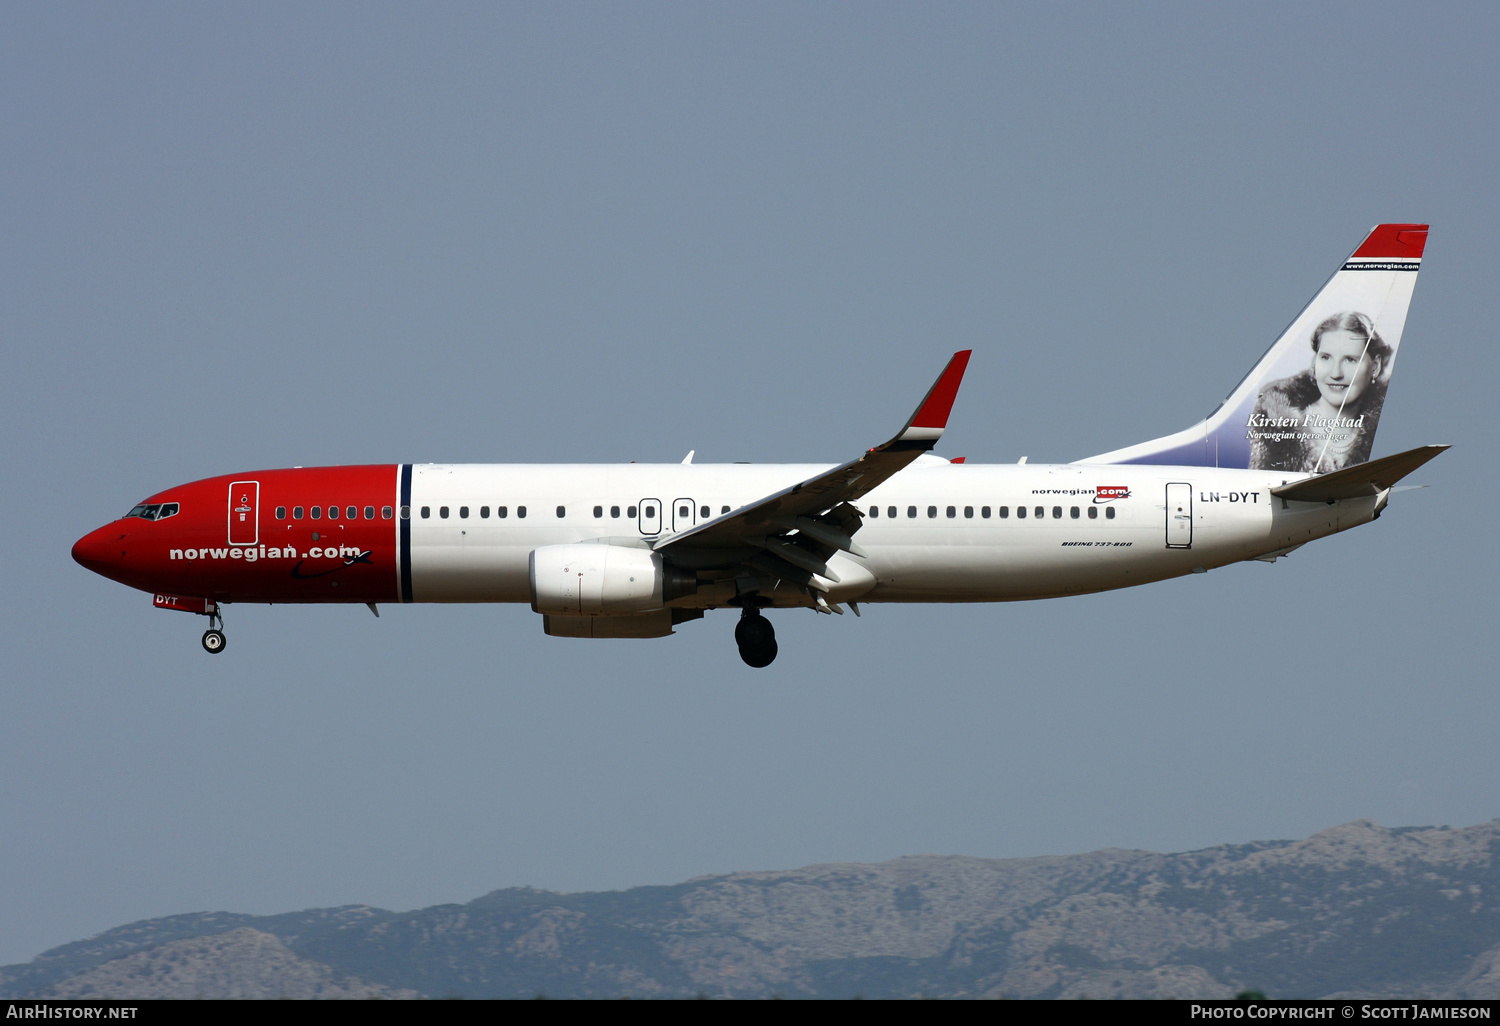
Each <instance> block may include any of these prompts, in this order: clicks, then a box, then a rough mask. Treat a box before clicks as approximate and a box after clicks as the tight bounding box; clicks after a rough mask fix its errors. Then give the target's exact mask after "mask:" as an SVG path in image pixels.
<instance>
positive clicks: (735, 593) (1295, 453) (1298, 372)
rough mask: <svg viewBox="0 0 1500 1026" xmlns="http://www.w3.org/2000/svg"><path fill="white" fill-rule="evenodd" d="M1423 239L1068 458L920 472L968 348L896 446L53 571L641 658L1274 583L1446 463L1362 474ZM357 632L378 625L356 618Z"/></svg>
mask: <svg viewBox="0 0 1500 1026" xmlns="http://www.w3.org/2000/svg"><path fill="white" fill-rule="evenodd" d="M1426 240H1427V226H1426V225H1420V224H1383V225H1379V226H1377V227H1376V228H1375V229H1374V230H1373V231H1372V232H1371V233H1370V234H1369V236H1368V237H1367V238H1365V240H1364V241H1363V242H1362V243H1361V244H1360V246H1359V247H1358V248H1357V249H1356V250H1355V251H1354V253H1353V254H1352V255H1351V256H1350V257H1348V259H1346V260H1345V261H1344V263H1343V264H1342V265H1341V266H1340V268H1339V269H1338V271H1336V272H1335V273H1334V275H1333V277H1332V278H1330V279H1329V280H1328V283H1327V284H1326V285H1324V287H1323V288H1322V290H1321V291H1319V293H1318V294H1317V295H1316V296H1315V297H1314V298H1313V300H1312V302H1311V303H1309V304H1308V305H1307V307H1306V309H1304V310H1303V311H1302V313H1301V314H1300V315H1299V316H1298V317H1297V319H1296V320H1294V321H1293V322H1292V324H1291V326H1290V327H1289V328H1287V330H1286V332H1285V333H1284V334H1283V335H1282V336H1281V338H1280V339H1278V340H1277V341H1276V343H1275V344H1274V345H1272V346H1271V348H1270V349H1269V350H1268V351H1267V352H1266V353H1265V355H1264V356H1263V357H1262V358H1261V360H1260V362H1259V363H1257V364H1256V365H1255V367H1254V368H1253V369H1252V370H1251V372H1250V373H1249V374H1248V375H1247V376H1246V377H1245V378H1244V380H1243V381H1242V382H1241V383H1240V384H1239V386H1238V387H1236V388H1235V390H1234V391H1233V392H1231V393H1230V395H1229V397H1228V398H1227V399H1226V400H1225V401H1224V402H1223V403H1222V404H1220V406H1219V407H1218V408H1217V409H1216V410H1215V411H1214V412H1213V413H1212V414H1210V415H1209V416H1208V417H1207V418H1206V419H1204V420H1203V421H1201V422H1199V423H1198V424H1195V425H1194V426H1192V427H1190V428H1188V429H1186V430H1184V431H1180V432H1178V433H1176V434H1174V435H1168V436H1166V437H1164V438H1158V439H1155V440H1152V441H1149V442H1142V443H1140V444H1137V445H1132V446H1129V447H1127V448H1123V449H1117V450H1115V451H1113V452H1108V453H1104V454H1102V455H1099V456H1093V457H1090V458H1088V459H1084V460H1079V461H1077V462H1074V463H1063V464H1053V465H1042V464H1031V465H1028V464H1026V463H1025V462H1024V461H1023V462H1022V463H1020V464H1003V465H977V464H972V463H964V462H962V461H960V460H953V461H949V460H945V459H941V458H939V457H938V456H936V455H934V454H933V453H932V452H931V450H932V449H933V447H934V446H935V445H936V444H937V442H938V440H939V439H940V438H941V437H942V435H943V428H944V427H945V426H946V424H947V422H948V414H949V411H950V410H951V409H952V407H953V402H954V399H955V397H956V396H957V394H958V386H959V382H960V381H961V380H962V378H963V374H964V369H965V367H966V366H967V365H968V361H969V353H968V352H967V351H965V352H961V353H957V354H955V355H954V356H953V358H952V359H951V360H950V361H949V362H948V365H947V367H946V368H945V369H944V370H943V372H942V374H941V375H939V377H938V379H937V382H936V383H935V384H934V385H933V386H932V388H931V389H930V390H929V391H928V393H927V395H926V397H925V398H924V399H923V400H922V402H921V403H920V404H919V405H918V406H917V411H916V412H915V413H914V414H912V416H911V419H910V420H908V421H907V422H906V424H905V426H903V427H902V428H901V430H900V431H898V432H896V434H895V435H894V436H893V437H892V438H891V439H890V440H889V441H887V442H884V443H882V444H880V445H877V446H875V447H874V448H872V449H870V450H869V451H867V452H865V453H863V454H862V455H860V456H858V457H857V458H855V459H852V460H850V461H849V462H847V463H843V464H840V465H838V466H833V467H829V466H817V465H799V464H778V465H750V464H728V465H722V464H721V465H709V464H694V463H693V462H692V454H691V453H690V454H689V455H688V459H686V460H684V461H683V462H682V463H681V464H665V465H650V464H636V463H631V464H625V465H591V464H582V465H553V466H545V465H535V464H441V463H429V464H409V463H408V464H384V465H376V466H352V467H307V468H301V467H299V468H295V469H290V470H265V471H253V472H249V473H242V474H231V475H226V476H224V477H214V478H209V479H207V480H202V481H194V482H193V483H191V484H185V485H181V486H179V487H176V488H168V489H166V490H165V491H161V492H158V493H156V494H155V495H152V496H151V497H150V498H148V499H146V500H145V501H144V502H142V503H140V504H138V505H136V506H135V507H134V508H132V509H131V510H130V512H128V513H127V514H126V515H125V516H124V517H122V518H121V519H119V520H116V521H114V522H113V523H111V524H108V525H106V526H104V527H101V528H99V529H98V530H96V531H93V532H92V533H90V534H88V535H87V536H85V537H84V538H82V539H80V540H79V541H78V543H77V544H76V545H74V546H73V558H74V559H76V560H77V561H78V562H79V563H81V564H82V565H83V566H85V567H87V568H89V569H90V570H93V571H95V572H97V573H100V574H103V575H104V576H105V577H108V578H111V579H112V580H115V581H119V582H120V583H122V584H126V585H129V586H130V587H133V588H138V589H140V590H142V591H145V592H149V593H151V594H152V595H153V596H154V599H153V601H154V602H155V604H156V605H157V606H158V607H160V608H163V609H177V610H186V611H190V612H194V613H199V614H203V615H206V616H208V617H209V629H208V631H206V632H205V633H204V635H203V647H204V648H205V649H207V650H208V651H209V652H221V651H223V649H224V633H223V629H222V628H223V620H222V607H223V605H224V604H226V603H233V602H271V603H279V602H288V603H290V602H346V603H365V604H367V605H369V606H370V608H371V610H372V611H373V610H376V609H377V608H378V607H377V605H376V604H377V603H380V602H390V603H404V602H525V603H529V604H530V605H531V608H532V609H533V610H535V611H536V612H537V613H539V614H540V615H541V617H542V629H543V630H544V631H545V632H546V633H547V634H550V635H552V636H554V637H564V638H659V637H663V636H665V635H669V634H671V633H673V628H674V627H675V626H677V625H678V624H682V623H685V622H687V621H689V620H696V619H700V618H701V617H703V615H704V613H705V612H706V611H708V610H711V609H724V608H730V609H736V610H738V611H739V620H738V624H737V626H736V627H735V641H736V642H737V643H738V645H739V650H740V655H741V657H742V658H743V659H744V661H745V662H746V663H748V664H750V665H751V666H757V667H759V666H766V665H768V664H769V663H770V662H771V661H772V660H773V659H775V658H776V635H775V631H774V630H773V629H772V626H771V621H770V620H769V619H768V618H767V617H766V616H765V610H768V609H787V608H803V609H809V610H814V611H817V612H820V613H843V612H844V610H845V608H846V607H847V608H848V609H850V610H852V611H853V612H854V613H855V614H856V615H858V614H859V612H860V604H861V603H876V602H999V601H1010V600H1015V599H1040V598H1053V597H1058V596H1065V595H1079V594H1086V593H1089V592H1098V591H1106V590H1109V589H1113V588H1124V587H1129V586H1131V585H1136V584H1145V583H1147V582H1150V581H1159V580H1162V579H1164V578H1168V577H1177V576H1181V575H1184V574H1189V573H1199V572H1203V571H1205V570H1209V569H1212V568H1214V567H1219V566H1224V565H1225V564H1228V563H1234V562H1237V561H1240V560H1248V559H1260V560H1268V561H1274V560H1275V559H1276V558H1277V557H1279V556H1282V555H1285V554H1286V553H1288V552H1291V551H1292V550H1293V549H1295V548H1297V547H1299V546H1301V545H1304V544H1306V543H1307V542H1309V541H1312V540H1314V539H1316V538H1322V537H1324V536H1326V535H1330V534H1335V533H1337V532H1339V531H1346V530H1348V529H1349V528H1351V527H1357V526H1359V525H1361V524H1364V523H1367V522H1369V521H1371V520H1373V519H1375V518H1376V517H1378V516H1379V515H1380V513H1381V511H1382V510H1383V509H1385V506H1386V503H1387V501H1388V500H1389V498H1390V495H1391V490H1392V487H1393V486H1394V485H1395V484H1396V482H1397V481H1399V480H1400V479H1401V478H1402V477H1404V476H1405V475H1407V474H1409V473H1411V472H1412V471H1413V470H1415V469H1417V468H1418V467H1420V466H1421V465H1422V464H1423V463H1425V462H1427V461H1428V460H1430V459H1432V458H1433V457H1434V456H1436V455H1437V454H1438V453H1440V452H1442V451H1443V449H1445V448H1446V446H1441V445H1431V446H1424V447H1422V448H1418V449H1413V450H1410V451H1408V452H1403V453H1399V454H1397V455H1394V456H1386V457H1384V458H1382V459H1375V460H1372V459H1370V455H1371V446H1372V444H1373V442H1374V438H1375V430H1376V428H1377V426H1378V425H1379V422H1380V416H1381V411H1382V409H1383V407H1384V403H1385V397H1386V392H1387V390H1388V388H1389V386H1390V381H1391V373H1392V370H1393V369H1394V366H1395V361H1396V353H1397V351H1398V349H1399V348H1400V345H1401V331H1402V328H1403V326H1404V325H1405V323H1406V312H1407V308H1408V307H1409V305H1410V303H1411V296H1412V290H1413V287H1414V286H1415V284H1416V280H1417V270H1418V268H1419V267H1420V265H1421V258H1422V250H1423V247H1424V245H1425V243H1426ZM377 615H378V613H377Z"/></svg>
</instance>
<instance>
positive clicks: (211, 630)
mask: <svg viewBox="0 0 1500 1026" xmlns="http://www.w3.org/2000/svg"><path fill="white" fill-rule="evenodd" d="M207 615H208V630H206V631H204V632H203V651H205V652H207V653H209V654H210V655H218V654H219V653H220V652H222V651H224V645H225V644H226V641H225V638H224V618H223V617H222V616H220V615H219V614H218V613H209V614H207Z"/></svg>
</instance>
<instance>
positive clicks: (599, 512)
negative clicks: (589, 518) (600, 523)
mask: <svg viewBox="0 0 1500 1026" xmlns="http://www.w3.org/2000/svg"><path fill="white" fill-rule="evenodd" d="M603 516H604V507H603V506H595V507H594V519H595V520H598V519H600V518H601V517H603Z"/></svg>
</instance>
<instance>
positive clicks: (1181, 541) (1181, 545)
mask: <svg viewBox="0 0 1500 1026" xmlns="http://www.w3.org/2000/svg"><path fill="white" fill-rule="evenodd" d="M1192 547H1193V486H1192V485H1190V484H1183V483H1181V482H1173V483H1172V484H1169V485H1167V548H1169V549H1190V548H1192Z"/></svg>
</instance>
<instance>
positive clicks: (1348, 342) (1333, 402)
mask: <svg viewBox="0 0 1500 1026" xmlns="http://www.w3.org/2000/svg"><path fill="white" fill-rule="evenodd" d="M1365 345H1366V340H1365V338H1364V336H1363V335H1357V334H1355V333H1354V332H1352V331H1327V332H1324V333H1323V337H1322V338H1320V339H1319V340H1318V351H1317V352H1315V353H1313V363H1312V372H1313V378H1314V379H1315V380H1316V381H1317V382H1318V391H1319V392H1322V393H1323V401H1324V402H1325V403H1327V404H1328V405H1329V406H1332V407H1334V408H1335V409H1344V408H1347V407H1349V406H1351V405H1353V404H1354V403H1357V402H1359V397H1360V396H1362V395H1364V393H1365V389H1367V388H1369V387H1370V382H1371V381H1373V380H1374V379H1375V374H1376V372H1377V371H1378V370H1379V368H1378V366H1377V362H1376V360H1375V359H1374V358H1373V357H1371V356H1370V355H1369V354H1368V353H1366V352H1365Z"/></svg>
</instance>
